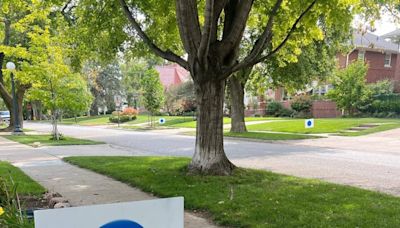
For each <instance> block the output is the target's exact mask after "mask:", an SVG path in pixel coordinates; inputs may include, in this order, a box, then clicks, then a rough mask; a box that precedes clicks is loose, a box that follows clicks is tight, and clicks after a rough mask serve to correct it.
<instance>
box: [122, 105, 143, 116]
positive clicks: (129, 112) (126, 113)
mask: <svg viewBox="0 0 400 228" xmlns="http://www.w3.org/2000/svg"><path fill="white" fill-rule="evenodd" d="M121 114H122V115H123V116H137V115H138V114H139V111H138V110H136V109H134V108H130V107H128V108H125V109H124V110H123V111H122V113H121Z"/></svg>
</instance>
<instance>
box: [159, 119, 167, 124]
mask: <svg viewBox="0 0 400 228" xmlns="http://www.w3.org/2000/svg"><path fill="white" fill-rule="evenodd" d="M165 122H166V120H165V118H160V119H159V120H158V123H160V124H165Z"/></svg>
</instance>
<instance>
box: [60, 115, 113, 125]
mask: <svg viewBox="0 0 400 228" xmlns="http://www.w3.org/2000/svg"><path fill="white" fill-rule="evenodd" d="M110 116H111V115H104V116H90V117H88V116H82V117H78V118H76V121H75V118H68V119H63V120H62V121H61V123H62V124H78V125H83V126H91V125H106V124H110V122H109V120H108V118H110Z"/></svg>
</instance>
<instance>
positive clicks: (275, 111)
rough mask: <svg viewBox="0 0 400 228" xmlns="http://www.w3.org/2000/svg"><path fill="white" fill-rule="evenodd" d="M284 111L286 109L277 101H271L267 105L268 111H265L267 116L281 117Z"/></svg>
mask: <svg viewBox="0 0 400 228" xmlns="http://www.w3.org/2000/svg"><path fill="white" fill-rule="evenodd" d="M282 109H284V108H283V106H282V104H281V103H279V102H276V101H271V102H269V103H268V104H267V109H266V110H265V111H266V113H267V115H272V116H279V115H280V113H281V111H282Z"/></svg>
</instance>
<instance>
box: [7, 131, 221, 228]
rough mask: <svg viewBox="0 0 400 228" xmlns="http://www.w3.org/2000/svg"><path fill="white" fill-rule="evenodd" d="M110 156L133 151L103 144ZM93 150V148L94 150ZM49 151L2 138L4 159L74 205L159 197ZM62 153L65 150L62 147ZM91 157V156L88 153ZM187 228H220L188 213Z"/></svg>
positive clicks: (89, 149) (78, 148)
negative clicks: (89, 169) (66, 160)
mask: <svg viewBox="0 0 400 228" xmlns="http://www.w3.org/2000/svg"><path fill="white" fill-rule="evenodd" d="M102 146H103V147H102V148H103V149H106V150H107V153H108V154H110V153H112V154H115V155H125V156H126V155H133V152H131V151H123V150H119V149H117V148H113V147H109V146H107V147H106V146H105V145H102ZM92 147H93V148H92ZM68 148H70V149H71V150H79V151H77V153H78V152H80V151H81V150H82V149H84V148H87V149H88V151H89V154H90V151H94V150H96V149H100V147H99V146H79V147H68ZM48 149H49V148H39V149H34V148H31V147H29V146H25V145H22V144H18V143H15V142H12V141H9V140H7V139H4V138H3V137H0V160H4V161H9V162H11V163H12V164H13V165H15V166H17V167H19V168H21V169H22V170H23V171H24V172H25V173H26V174H27V175H29V176H30V177H31V178H33V179H34V180H36V181H37V182H39V183H40V184H41V185H42V186H43V187H45V188H46V189H48V190H49V191H54V192H59V193H60V194H61V195H63V197H65V198H66V199H68V200H69V202H70V203H71V205H73V206H81V205H91V204H105V203H116V202H127V201H137V200H147V199H154V198H156V197H154V196H152V195H150V194H147V193H145V192H142V191H140V190H139V189H137V188H134V187H131V186H128V185H126V184H124V183H122V182H119V181H115V180H113V179H111V178H108V177H106V176H103V175H100V174H97V173H94V172H92V171H88V170H85V169H81V168H78V167H76V166H73V165H70V164H68V163H65V162H63V161H62V160H61V158H60V157H58V156H54V155H51V154H48V153H46V150H48ZM57 149H58V150H60V149H61V148H60V147H58V148H57ZM84 154H87V153H84ZM185 227H190V228H191V227H193V228H197V227H216V226H214V225H212V224H211V223H210V222H209V221H208V220H206V219H204V218H200V217H197V216H196V215H194V214H192V213H188V212H185Z"/></svg>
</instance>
